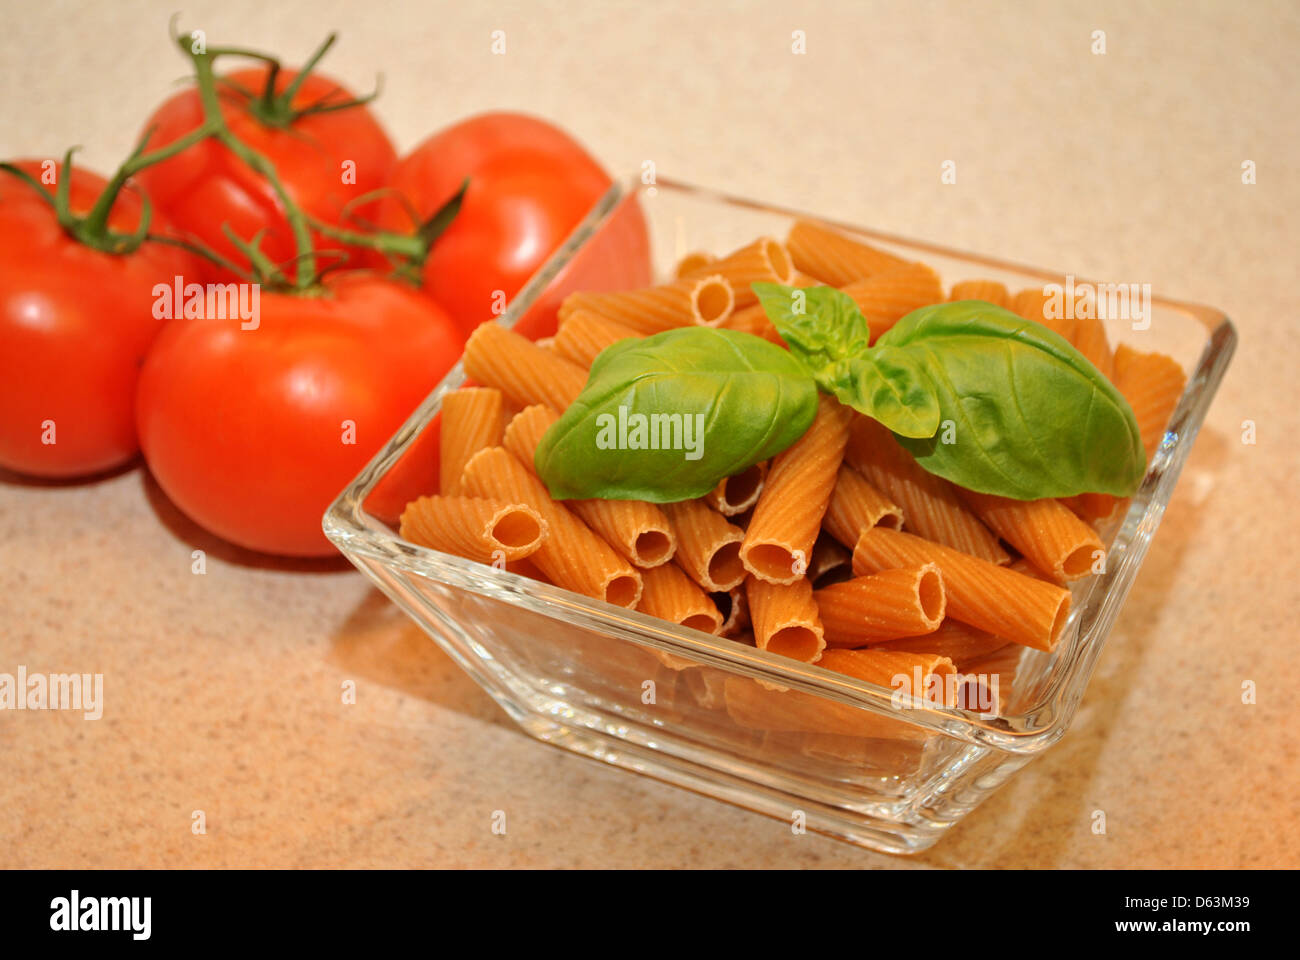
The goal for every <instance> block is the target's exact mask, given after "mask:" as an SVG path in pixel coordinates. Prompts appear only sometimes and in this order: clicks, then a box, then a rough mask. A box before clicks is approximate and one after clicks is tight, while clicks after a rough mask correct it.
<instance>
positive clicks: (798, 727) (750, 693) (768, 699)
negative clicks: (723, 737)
mask: <svg viewBox="0 0 1300 960" xmlns="http://www.w3.org/2000/svg"><path fill="white" fill-rule="evenodd" d="M827 652H830V651H827ZM723 701H724V703H725V705H726V708H727V715H728V716H729V717H731V719H732V721H733V722H734V723H735V724H737V725H738V726H741V727H747V728H749V729H753V730H768V731H776V732H793V733H817V734H837V735H840V736H845V737H878V738H881V739H885V740H924V739H926V732H925V731H924V730H923V729H921V728H920V727H917V726H916V725H914V724H911V723H907V722H905V721H903V720H898V719H895V718H894V717H890V716H882V715H881V714H879V713H874V712H872V711H869V710H864V709H861V708H859V707H853V706H850V705H849V704H847V703H840V702H839V701H837V700H828V699H826V698H824V697H818V696H814V695H812V694H809V693H804V692H803V691H801V690H775V689H771V688H768V687H763V686H761V685H760V684H759V683H758V682H757V681H755V680H749V679H747V678H743V677H736V676H729V677H727V679H726V682H725V683H724V684H723ZM777 752H778V753H780V754H782V755H783V754H785V753H787V752H788V751H787V750H779V751H777Z"/></svg>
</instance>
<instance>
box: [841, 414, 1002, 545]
mask: <svg viewBox="0 0 1300 960" xmlns="http://www.w3.org/2000/svg"><path fill="white" fill-rule="evenodd" d="M844 458H845V459H846V460H848V462H849V464H850V465H851V466H852V467H853V468H854V469H856V470H857V471H858V472H859V473H861V474H862V475H863V476H864V477H866V478H867V480H868V481H869V482H870V483H871V484H872V485H873V486H874V487H875V488H876V489H877V490H879V491H881V492H882V493H883V494H885V495H886V496H887V497H889V498H890V499H891V500H892V501H893V502H894V503H897V504H898V505H899V506H900V507H902V509H903V518H904V521H903V522H904V526H905V527H906V528H907V529H908V530H909V531H911V532H913V533H917V534H920V535H921V536H923V537H925V538H926V539H927V540H933V541H935V542H936V543H942V544H945V545H947V546H949V547H952V548H953V549H954V550H961V551H962V552H963V553H969V554H970V555H971V556H973V557H979V558H980V559H982V560H988V561H989V562H990V563H1006V562H1007V561H1008V560H1009V559H1010V557H1009V556H1008V555H1007V552H1006V551H1005V550H1003V549H1002V545H1001V544H999V543H998V538H997V537H996V536H994V535H993V533H992V532H991V531H990V530H989V529H988V527H986V526H984V524H983V523H981V522H980V519H979V517H977V516H975V514H974V513H972V512H971V511H970V510H969V509H968V508H967V507H966V505H965V504H963V503H962V502H961V498H960V497H959V496H958V495H957V489H956V487H954V486H953V485H952V484H951V483H949V482H948V481H947V480H945V479H943V478H942V477H936V476H935V475H934V474H932V473H927V472H926V471H924V470H922V469H921V468H920V467H919V466H917V464H916V461H915V460H913V459H912V456H911V454H909V453H908V452H907V451H906V450H904V449H903V448H902V447H900V446H899V445H898V441H896V440H895V439H894V436H893V434H891V433H890V432H889V431H888V430H886V429H885V428H884V427H882V426H881V425H880V424H879V423H877V422H876V421H874V420H871V419H869V418H867V417H864V416H861V415H855V416H854V417H853V420H852V423H851V424H850V425H849V440H848V445H847V446H846V448H845V451H844ZM855 546H856V544H855Z"/></svg>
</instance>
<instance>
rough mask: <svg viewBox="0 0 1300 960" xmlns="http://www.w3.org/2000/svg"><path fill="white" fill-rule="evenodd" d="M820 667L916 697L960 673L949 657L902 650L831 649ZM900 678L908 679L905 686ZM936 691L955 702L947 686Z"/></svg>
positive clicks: (826, 653)
mask: <svg viewBox="0 0 1300 960" xmlns="http://www.w3.org/2000/svg"><path fill="white" fill-rule="evenodd" d="M818 666H820V667H825V668H826V669H827V670H834V671H835V672H836V673H843V674H845V675H846V676H850V677H854V678H856V679H858V680H863V681H866V682H867V683H874V684H877V685H879V686H882V687H889V688H890V689H906V690H908V691H909V692H910V693H911V694H912V696H914V697H921V696H924V695H926V694H927V693H928V692H929V691H930V690H931V689H932V687H931V684H933V683H934V682H935V681H942V680H943V678H944V677H950V676H953V675H954V674H955V673H956V672H957V669H956V667H955V666H953V662H952V661H951V660H949V659H948V658H947V657H941V656H938V655H936V654H933V653H908V652H906V651H902V650H827V651H826V652H825V653H824V654H823V655H822V659H821V662H820V663H819V664H818ZM918 675H919V676H920V678H921V684H920V687H919V688H918V685H917V683H916V679H915V678H916V677H917V676H918ZM900 677H905V678H906V679H907V683H906V685H905V686H904V684H903V683H902V682H901V681H900ZM934 692H935V693H941V694H942V696H941V697H940V698H938V699H941V700H942V702H943V703H944V704H945V705H951V704H952V702H953V698H952V697H951V696H950V695H949V690H948V688H947V686H946V685H941V688H940V690H935V691H934Z"/></svg>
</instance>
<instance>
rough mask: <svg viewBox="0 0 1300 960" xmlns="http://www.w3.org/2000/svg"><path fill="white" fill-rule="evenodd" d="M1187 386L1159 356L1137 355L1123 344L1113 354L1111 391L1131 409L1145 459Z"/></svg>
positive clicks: (1176, 370)
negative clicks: (1140, 436) (1113, 384)
mask: <svg viewBox="0 0 1300 960" xmlns="http://www.w3.org/2000/svg"><path fill="white" fill-rule="evenodd" d="M1186 386H1187V375H1186V374H1185V373H1183V368H1182V367H1180V366H1179V365H1178V363H1177V362H1176V361H1175V360H1174V359H1173V358H1172V357H1168V356H1166V355H1165V354H1163V353H1140V352H1138V351H1137V350H1133V349H1132V348H1130V347H1129V346H1127V345H1126V344H1122V343H1121V344H1120V345H1119V349H1117V350H1116V351H1115V388H1116V389H1117V390H1119V392H1120V393H1122V394H1123V395H1124V399H1125V400H1127V401H1128V402H1129V406H1131V407H1132V408H1133V415H1134V416H1135V417H1136V418H1137V424H1138V431H1139V432H1140V433H1141V434H1142V446H1143V448H1144V449H1145V450H1146V452H1147V459H1148V460H1150V458H1151V457H1152V456H1153V455H1154V454H1155V452H1156V449H1157V448H1158V447H1159V446H1160V442H1161V440H1163V439H1164V435H1165V425H1166V424H1168V423H1169V416H1170V414H1172V413H1173V412H1174V407H1176V406H1178V399H1179V398H1180V397H1181V396H1182V395H1183V388H1184V387H1186Z"/></svg>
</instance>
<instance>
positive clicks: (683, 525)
mask: <svg viewBox="0 0 1300 960" xmlns="http://www.w3.org/2000/svg"><path fill="white" fill-rule="evenodd" d="M660 506H661V508H662V509H663V511H664V513H665V514H666V515H667V517H668V523H669V527H670V528H671V530H672V532H673V537H674V539H675V540H676V541H677V552H676V553H675V554H674V555H673V556H674V559H675V560H676V562H677V563H678V564H679V565H680V566H681V568H682V569H683V570H685V571H686V572H687V573H689V574H690V575H691V578H692V579H694V581H695V582H696V583H698V584H699V585H700V586H701V587H703V588H704V589H705V590H707V591H709V592H710V593H723V592H726V591H728V590H730V589H731V588H732V587H738V586H740V584H741V582H742V581H743V580H744V579H745V567H744V565H743V564H742V563H741V562H740V544H741V541H742V540H744V538H745V531H744V530H742V529H740V527H737V526H735V525H734V524H731V523H728V522H727V518H726V517H724V516H722V515H721V514H720V513H718V512H717V511H716V510H712V509H710V508H709V506H708V505H707V504H705V503H704V502H703V501H700V500H682V501H680V502H678V503H665V504H661V505H660Z"/></svg>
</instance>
